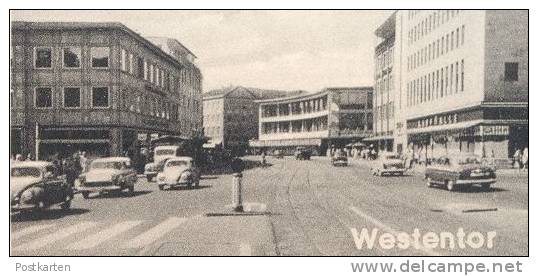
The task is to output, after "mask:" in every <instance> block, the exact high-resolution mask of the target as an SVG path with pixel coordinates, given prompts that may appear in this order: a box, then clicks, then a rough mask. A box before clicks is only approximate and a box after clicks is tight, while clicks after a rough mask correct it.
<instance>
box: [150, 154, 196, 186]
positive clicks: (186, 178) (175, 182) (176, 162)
mask: <svg viewBox="0 0 538 276" xmlns="http://www.w3.org/2000/svg"><path fill="white" fill-rule="evenodd" d="M157 184H158V185H159V189H160V190H164V188H165V187H166V186H168V187H170V188H173V187H176V186H180V185H186V186H187V187H189V188H191V187H192V186H193V185H194V187H195V188H198V187H199V185H200V169H199V168H198V166H197V165H196V164H195V162H194V160H193V159H192V158H191V157H173V158H170V159H168V160H166V162H165V163H164V167H163V170H162V172H160V173H159V174H158V175H157Z"/></svg>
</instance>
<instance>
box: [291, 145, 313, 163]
mask: <svg viewBox="0 0 538 276" xmlns="http://www.w3.org/2000/svg"><path fill="white" fill-rule="evenodd" d="M293 155H294V156H295V159H296V160H310V157H311V156H312V151H311V150H310V149H308V148H306V147H297V148H296V149H295V153H294V154H293Z"/></svg>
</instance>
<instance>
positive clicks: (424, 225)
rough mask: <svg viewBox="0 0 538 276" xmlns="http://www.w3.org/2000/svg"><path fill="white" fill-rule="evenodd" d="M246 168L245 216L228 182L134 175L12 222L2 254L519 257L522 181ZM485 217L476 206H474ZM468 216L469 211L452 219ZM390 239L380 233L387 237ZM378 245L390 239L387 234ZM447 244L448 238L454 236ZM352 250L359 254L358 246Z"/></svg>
mask: <svg viewBox="0 0 538 276" xmlns="http://www.w3.org/2000/svg"><path fill="white" fill-rule="evenodd" d="M250 160H251V162H250V163H249V164H250V165H252V164H254V166H251V167H252V168H251V169H249V170H246V171H245V173H244V179H243V183H244V198H245V202H246V209H247V213H246V214H245V215H241V216H235V215H231V214H230V212H229V211H228V207H227V205H229V204H230V203H231V176H230V175H213V176H205V177H204V179H203V180H202V181H201V187H200V188H199V189H193V190H187V189H178V190H172V191H159V190H158V189H157V187H156V185H155V184H154V183H147V182H146V181H145V180H144V179H142V178H141V179H139V181H138V183H137V185H136V191H137V192H136V195H135V196H133V197H126V196H113V195H110V196H96V197H94V198H92V199H88V200H84V199H82V197H80V196H77V197H76V199H75V200H74V202H73V209H72V210H71V211H69V212H63V211H61V210H50V212H47V213H45V214H42V215H25V216H22V215H13V216H12V217H11V218H12V223H11V228H12V229H11V231H12V234H11V240H12V244H11V245H12V247H11V248H12V255H53V256H60V255H284V256H286V255H527V253H528V251H527V248H528V243H527V241H528V240H527V237H528V227H527V225H528V220H527V215H528V199H527V198H528V197H527V193H528V180H527V176H526V175H501V176H499V179H498V183H497V185H496V186H495V188H494V189H493V190H492V191H490V192H482V191H479V190H478V189H471V190H467V191H459V192H453V193H450V192H448V191H446V190H443V189H431V188H426V186H425V184H424V181H423V180H422V179H421V178H420V177H419V176H413V175H409V176H405V177H383V178H379V177H373V176H371V175H370V174H369V173H368V169H367V167H366V166H365V164H363V163H357V162H354V163H352V164H351V166H349V167H343V168H333V167H331V165H330V163H329V161H328V160H327V159H325V158H315V159H313V160H311V161H295V160H292V159H290V158H285V159H271V158H269V162H270V163H271V165H270V166H268V167H265V168H261V167H257V166H255V162H252V160H255V159H252V158H250ZM495 208H496V210H497V211H486V210H490V209H491V210H495ZM464 210H476V211H481V212H462V211H464ZM415 228H416V229H418V230H419V231H420V232H421V233H425V232H427V231H432V232H435V233H441V232H447V231H449V232H452V233H454V234H456V233H457V231H458V229H459V228H463V230H464V231H465V232H467V233H470V232H472V231H478V232H481V233H484V234H485V233H486V232H491V231H495V233H496V236H495V237H494V239H493V248H491V249H488V248H477V249H473V248H469V246H467V247H466V248H464V249H461V248H459V246H458V244H456V246H455V247H454V248H453V249H451V248H450V247H449V246H448V245H449V243H448V242H447V246H445V247H446V248H444V249H442V248H427V247H424V246H423V245H422V244H421V243H416V242H413V241H412V242H411V243H410V244H409V247H407V248H405V246H404V248H403V249H402V248H398V246H395V248H393V249H383V248H382V245H381V244H380V243H379V242H378V241H377V239H376V240H375V242H374V243H373V246H372V247H371V248H366V247H365V245H366V244H365V243H358V242H357V239H356V238H357V237H358V236H359V234H360V232H361V231H363V229H366V230H368V231H370V232H369V233H371V231H373V230H374V229H378V231H379V235H380V234H382V233H389V234H393V235H398V234H399V233H400V232H401V231H405V232H408V233H409V234H412V233H413V231H414V230H415ZM389 236H390V235H389ZM389 238H390V237H389ZM455 242H457V241H455ZM360 245H362V248H361V249H359V248H358V246H360Z"/></svg>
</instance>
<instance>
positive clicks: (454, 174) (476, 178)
mask: <svg viewBox="0 0 538 276" xmlns="http://www.w3.org/2000/svg"><path fill="white" fill-rule="evenodd" d="M424 178H425V179H426V185H427V186H428V187H432V186H433V185H438V186H442V187H445V188H446V189H447V190H449V191H453V190H455V189H456V188H457V187H458V186H466V187H470V186H472V185H475V184H476V185H480V186H481V187H482V188H483V189H484V190H488V189H489V188H490V187H491V185H492V184H494V183H495V182H496V179H497V176H496V174H495V169H494V168H493V167H491V166H488V165H483V164H482V162H480V158H479V157H478V156H476V155H473V154H458V155H455V156H450V157H448V156H447V157H443V158H439V159H437V160H436V162H434V164H432V165H430V166H428V167H427V168H426V170H425V172H424Z"/></svg>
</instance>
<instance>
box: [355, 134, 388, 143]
mask: <svg viewBox="0 0 538 276" xmlns="http://www.w3.org/2000/svg"><path fill="white" fill-rule="evenodd" d="M392 139H394V137H392V136H389V135H382V136H372V137H367V138H364V139H362V140H363V141H366V142H373V141H380V140H392Z"/></svg>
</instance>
